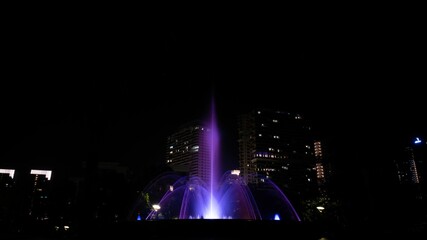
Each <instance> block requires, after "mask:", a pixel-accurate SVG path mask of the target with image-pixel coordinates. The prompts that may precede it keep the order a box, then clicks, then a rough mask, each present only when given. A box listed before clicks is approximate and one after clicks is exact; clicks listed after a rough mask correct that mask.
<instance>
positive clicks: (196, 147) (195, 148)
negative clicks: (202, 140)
mask: <svg viewBox="0 0 427 240" xmlns="http://www.w3.org/2000/svg"><path fill="white" fill-rule="evenodd" d="M191 151H192V152H198V151H199V146H197V145H195V146H193V147H191Z"/></svg>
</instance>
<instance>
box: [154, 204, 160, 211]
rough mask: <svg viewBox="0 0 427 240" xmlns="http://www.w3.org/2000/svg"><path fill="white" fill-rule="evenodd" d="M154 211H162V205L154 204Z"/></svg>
mask: <svg viewBox="0 0 427 240" xmlns="http://www.w3.org/2000/svg"><path fill="white" fill-rule="evenodd" d="M153 209H154V211H156V212H157V211H158V210H160V205H159V204H153Z"/></svg>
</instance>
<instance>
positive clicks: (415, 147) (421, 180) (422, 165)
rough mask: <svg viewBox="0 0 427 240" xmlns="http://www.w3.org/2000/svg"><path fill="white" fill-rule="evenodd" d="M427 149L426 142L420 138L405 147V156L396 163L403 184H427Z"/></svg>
mask: <svg viewBox="0 0 427 240" xmlns="http://www.w3.org/2000/svg"><path fill="white" fill-rule="evenodd" d="M426 148H427V145H426V142H424V141H422V140H421V139H420V138H418V137H417V138H415V139H414V140H413V142H411V144H409V145H408V146H407V147H405V149H404V155H403V156H402V157H401V159H399V160H397V161H396V166H397V175H398V178H399V182H400V183H401V184H426V177H427V176H426V174H427V172H426V164H427V163H426V160H427V159H426Z"/></svg>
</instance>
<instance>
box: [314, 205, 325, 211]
mask: <svg viewBox="0 0 427 240" xmlns="http://www.w3.org/2000/svg"><path fill="white" fill-rule="evenodd" d="M316 208H317V210H319V212H322V211H323V210H325V208H324V207H322V206H318V207H316Z"/></svg>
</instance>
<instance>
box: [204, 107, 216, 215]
mask: <svg viewBox="0 0 427 240" xmlns="http://www.w3.org/2000/svg"><path fill="white" fill-rule="evenodd" d="M207 126H209V127H210V131H209V134H207V135H206V136H207V138H208V140H207V142H208V143H209V146H210V156H209V163H208V164H209V166H210V174H209V177H210V179H209V180H208V181H209V183H210V185H209V193H210V199H209V210H208V212H206V213H205V216H206V218H219V209H218V204H217V196H216V194H215V193H216V191H217V169H218V168H219V158H218V153H219V146H218V144H219V134H218V125H217V120H216V111H215V104H214V101H213V100H212V103H211V113H210V122H209V123H208V124H207Z"/></svg>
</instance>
